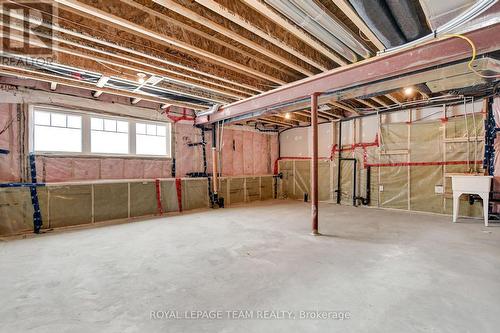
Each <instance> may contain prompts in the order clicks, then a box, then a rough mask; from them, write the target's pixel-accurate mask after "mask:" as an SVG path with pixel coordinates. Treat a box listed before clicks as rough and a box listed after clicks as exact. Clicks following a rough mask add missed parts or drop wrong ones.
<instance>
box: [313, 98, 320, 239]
mask: <svg viewBox="0 0 500 333" xmlns="http://www.w3.org/2000/svg"><path fill="white" fill-rule="evenodd" d="M318 95H319V93H313V94H312V95H311V142H312V156H311V217H312V234H313V235H315V236H316V235H319V232H318Z"/></svg>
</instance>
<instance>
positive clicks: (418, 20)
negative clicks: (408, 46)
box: [385, 0, 431, 41]
mask: <svg viewBox="0 0 500 333" xmlns="http://www.w3.org/2000/svg"><path fill="white" fill-rule="evenodd" d="M385 2H386V4H387V6H388V7H389V9H390V10H391V13H392V16H393V17H394V19H395V20H396V23H397V24H398V27H399V29H400V30H401V32H402V33H403V35H404V36H405V38H406V40H407V41H412V40H415V39H417V38H420V37H422V36H425V35H427V34H429V33H430V32H431V30H430V29H429V27H428V26H427V22H425V16H423V15H424V14H423V12H422V10H421V9H420V8H419V7H417V5H416V4H415V2H414V1H411V0H385Z"/></svg>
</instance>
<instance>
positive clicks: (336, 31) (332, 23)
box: [290, 0, 370, 58]
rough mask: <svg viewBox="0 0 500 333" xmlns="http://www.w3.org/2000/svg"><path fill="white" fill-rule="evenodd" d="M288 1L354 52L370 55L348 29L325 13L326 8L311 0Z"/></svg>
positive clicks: (364, 56) (364, 55) (363, 55)
mask: <svg viewBox="0 0 500 333" xmlns="http://www.w3.org/2000/svg"><path fill="white" fill-rule="evenodd" d="M290 2H293V3H294V4H295V6H296V7H297V8H299V9H300V10H301V11H302V12H303V13H305V14H306V15H307V16H308V17H309V18H311V19H312V20H313V21H315V22H316V23H318V24H319V25H320V26H321V27H322V28H324V29H325V30H326V31H327V32H329V33H330V34H332V35H334V36H335V37H337V38H338V39H339V40H340V41H341V42H342V43H344V44H345V45H347V46H348V47H349V48H351V49H352V50H353V51H354V52H356V53H357V54H359V55H360V56H362V57H363V58H368V57H370V51H369V50H368V49H367V48H366V47H365V46H364V45H363V44H362V43H361V42H360V41H358V40H357V39H356V38H355V37H354V36H353V35H352V33H351V32H349V29H348V28H347V27H346V26H345V25H344V24H343V23H342V22H340V21H337V20H335V19H334V18H332V17H331V16H329V15H328V14H327V13H326V8H321V7H320V6H318V5H317V4H316V3H315V2H313V1H303V0H290Z"/></svg>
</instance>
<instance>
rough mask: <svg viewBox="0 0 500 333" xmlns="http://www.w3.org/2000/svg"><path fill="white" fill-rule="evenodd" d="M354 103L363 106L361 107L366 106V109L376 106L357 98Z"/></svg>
mask: <svg viewBox="0 0 500 333" xmlns="http://www.w3.org/2000/svg"><path fill="white" fill-rule="evenodd" d="M356 101H357V102H359V103H361V104H363V105H366V106H367V107H369V108H377V106H376V105H375V104H373V103H370V102H369V101H366V100H364V99H359V98H356Z"/></svg>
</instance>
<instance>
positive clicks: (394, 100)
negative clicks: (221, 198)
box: [384, 94, 401, 104]
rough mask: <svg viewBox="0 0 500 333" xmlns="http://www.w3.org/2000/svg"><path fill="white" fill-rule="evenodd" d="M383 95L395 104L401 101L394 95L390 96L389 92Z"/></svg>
mask: <svg viewBox="0 0 500 333" xmlns="http://www.w3.org/2000/svg"><path fill="white" fill-rule="evenodd" d="M384 96H385V97H387V98H389V99H390V100H391V101H393V102H394V103H396V104H401V102H400V101H399V100H398V99H397V98H396V97H394V96H392V95H391V94H386V95H384Z"/></svg>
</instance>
